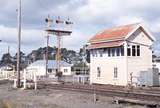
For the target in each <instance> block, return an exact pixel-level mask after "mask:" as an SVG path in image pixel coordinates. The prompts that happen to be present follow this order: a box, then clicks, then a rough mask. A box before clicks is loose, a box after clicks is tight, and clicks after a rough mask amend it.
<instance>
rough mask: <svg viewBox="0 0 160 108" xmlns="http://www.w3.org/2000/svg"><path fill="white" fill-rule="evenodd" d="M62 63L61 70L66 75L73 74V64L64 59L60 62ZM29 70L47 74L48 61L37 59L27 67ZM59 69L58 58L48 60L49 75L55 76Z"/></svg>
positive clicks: (38, 74) (39, 74) (43, 74)
mask: <svg viewBox="0 0 160 108" xmlns="http://www.w3.org/2000/svg"><path fill="white" fill-rule="evenodd" d="M60 64H61V72H62V74H63V75H64V76H65V75H71V74H72V73H71V64H68V63H66V62H64V61H61V62H60ZM26 70H27V72H36V75H37V76H45V75H46V61H45V60H37V61H35V62H33V63H32V64H30V65H29V66H28V67H27V68H26ZM56 71H57V63H56V60H48V71H47V73H48V75H50V76H55V75H56Z"/></svg>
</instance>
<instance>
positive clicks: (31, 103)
mask: <svg viewBox="0 0 160 108" xmlns="http://www.w3.org/2000/svg"><path fill="white" fill-rule="evenodd" d="M98 98H99V100H98V101H97V102H96V103H94V102H93V94H87V93H78V92H71V91H64V90H63V91H62V90H53V89H39V90H36V91H35V90H21V89H18V90H17V89H13V88H12V84H10V83H6V84H0V108H145V107H143V106H135V105H134V106H133V105H132V106H131V105H116V104H113V103H112V99H113V98H111V97H106V96H98Z"/></svg>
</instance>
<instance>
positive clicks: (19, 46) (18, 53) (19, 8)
mask: <svg viewBox="0 0 160 108" xmlns="http://www.w3.org/2000/svg"><path fill="white" fill-rule="evenodd" d="M20 50H21V0H19V4H18V49H17V88H20V86H21V85H20V59H21V58H20Z"/></svg>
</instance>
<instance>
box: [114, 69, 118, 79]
mask: <svg viewBox="0 0 160 108" xmlns="http://www.w3.org/2000/svg"><path fill="white" fill-rule="evenodd" d="M117 77H118V68H117V67H114V78H117Z"/></svg>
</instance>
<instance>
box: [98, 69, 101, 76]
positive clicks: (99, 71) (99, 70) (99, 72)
mask: <svg viewBox="0 0 160 108" xmlns="http://www.w3.org/2000/svg"><path fill="white" fill-rule="evenodd" d="M97 77H101V69H100V67H97Z"/></svg>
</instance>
